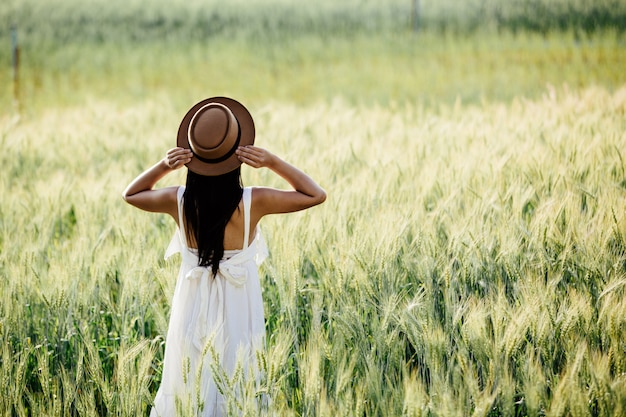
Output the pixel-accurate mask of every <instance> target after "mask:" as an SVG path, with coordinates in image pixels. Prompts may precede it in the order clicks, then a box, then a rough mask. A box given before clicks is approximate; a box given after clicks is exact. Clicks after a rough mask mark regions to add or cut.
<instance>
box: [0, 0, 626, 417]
mask: <svg viewBox="0 0 626 417" xmlns="http://www.w3.org/2000/svg"><path fill="white" fill-rule="evenodd" d="M28 1H30V0H28ZM28 1H26V2H25V3H20V2H14V1H8V2H6V3H4V5H3V6H0V23H1V24H2V25H4V26H3V29H4V28H8V25H9V23H10V22H11V21H12V20H13V19H15V16H21V17H20V19H21V20H20V22H22V23H21V24H20V26H19V27H21V28H22V29H21V31H20V32H19V34H20V39H21V40H23V43H22V44H21V45H22V49H21V51H20V52H21V69H20V71H21V72H20V77H19V86H18V87H19V90H18V91H17V93H15V85H13V84H12V77H11V71H10V70H9V69H10V62H11V59H10V58H11V57H10V54H9V53H8V52H7V51H6V50H2V52H0V64H2V65H3V69H2V70H1V71H0V82H1V83H2V85H3V86H4V90H2V91H1V92H0V103H1V104H2V112H1V113H0V148H1V149H2V152H1V153H0V167H1V168H0V174H1V175H0V196H1V197H0V416H2V417H5V416H6V417H14V416H19V417H22V416H94V417H95V416H98V417H99V416H146V415H148V413H149V410H150V406H151V402H152V399H153V397H154V394H155V392H156V389H157V388H158V385H159V381H160V380H161V369H162V361H163V350H164V344H165V343H166V341H165V339H164V336H165V334H166V331H167V324H168V317H169V308H170V303H171V297H172V294H173V291H174V286H175V281H174V280H175V277H176V275H177V270H178V259H174V260H169V261H164V260H163V254H164V251H165V248H166V247H167V244H168V242H169V239H170V238H171V236H172V234H173V232H174V228H175V223H174V221H173V220H172V219H170V218H168V217H167V216H165V215H157V214H148V213H145V212H140V211H139V210H136V209H134V208H132V207H130V206H128V205H127V204H125V203H124V202H123V200H122V198H121V192H122V190H123V189H124V188H125V186H126V185H127V184H128V182H129V181H131V180H132V179H133V178H134V177H135V176H136V175H137V174H138V173H140V172H141V171H142V170H143V169H145V168H146V167H148V166H149V165H150V164H152V163H154V162H156V161H157V160H158V159H159V158H161V157H162V156H163V155H164V153H165V151H166V150H167V149H168V148H170V147H172V146H174V137H175V134H176V131H177V128H178V123H179V122H180V118H181V117H182V115H183V114H184V113H185V112H186V110H187V108H188V107H189V106H190V105H191V104H193V103H195V101H197V100H198V99H201V98H203V97H205V96H209V95H217V94H227V95H232V96H235V97H238V98H240V99H241V100H242V101H243V102H244V103H246V104H247V105H248V106H249V107H250V110H251V112H252V114H253V116H254V117H255V122H256V127H257V139H256V143H257V144H258V145H259V146H262V147H266V148H268V149H270V150H272V151H273V152H275V153H277V154H279V155H281V156H282V157H284V158H285V159H286V160H287V161H289V162H291V163H293V164H295V165H297V166H299V167H301V168H302V169H303V170H304V171H306V172H307V173H309V174H310V175H311V176H312V177H314V178H315V179H316V180H317V181H318V182H319V183H320V184H321V185H322V186H323V187H324V188H325V189H326V190H327V192H328V199H327V201H326V202H325V203H324V204H323V205H321V206H319V207H315V208H313V209H311V210H308V211H306V212H303V213H295V214H290V215H287V216H280V217H269V218H266V219H264V220H263V222H262V224H261V228H262V230H263V233H264V235H265V237H266V240H267V242H268V246H269V251H270V257H269V259H268V260H267V261H266V263H265V264H264V265H263V266H262V268H261V279H262V287H263V291H264V292H263V295H264V306H265V315H266V328H267V335H268V337H267V343H266V349H265V350H264V351H263V352H260V353H259V355H258V357H257V360H258V364H259V367H260V369H261V370H262V378H261V380H260V381H256V380H255V378H254V377H252V376H250V375H246V374H244V373H237V374H236V375H235V376H234V377H233V378H232V379H229V378H224V375H218V377H220V378H221V381H222V382H221V387H222V389H223V391H224V393H225V395H226V396H227V398H228V401H229V410H230V414H231V415H246V416H257V415H267V416H433V417H435V416H437V417H439V416H441V417H447V416H459V417H460V416H477V417H478V416H485V417H496V416H520V417H521V416H615V417H618V416H623V415H626V210H625V209H626V164H625V162H624V158H625V157H626V155H624V153H625V152H626V76H625V75H624V71H623V68H625V67H626V48H624V39H623V35H622V33H621V29H620V28H619V27H617V28H616V24H615V21H616V19H617V18H618V17H619V16H620V14H619V13H617V12H619V11H620V10H624V9H620V8H619V7H621V5H622V2H613V3H611V2H610V1H608V0H607V1H601V2H597V3H595V4H596V8H595V9H593V10H594V12H593V13H596V14H595V15H594V14H593V13H591V12H589V13H587V12H586V9H585V4H586V3H584V2H576V1H572V2H569V3H568V2H567V1H560V2H555V3H550V2H547V1H543V0H542V1H540V2H535V3H533V4H535V5H536V4H540V5H543V6H545V7H547V8H549V7H548V6H550V5H555V4H556V5H557V6H558V5H560V6H558V7H557V6H554V7H556V8H555V9H550V10H557V11H558V10H561V11H563V10H566V11H567V10H569V12H570V13H571V14H572V16H578V19H579V20H578V21H577V20H576V19H575V18H572V17H571V16H570V18H571V19H570V20H568V22H573V23H568V24H567V25H559V24H558V19H557V20H550V22H553V21H556V22H557V23H556V24H555V27H547V28H548V29H547V31H546V30H543V29H541V30H539V29H540V28H539V29H538V28H534V26H532V25H531V24H529V23H528V22H531V23H532V22H536V21H539V20H537V19H539V17H538V15H536V14H535V15H533V14H526V15H524V14H523V13H522V12H520V10H521V9H516V8H515V7H513V6H510V7H508V6H506V7H505V5H506V3H505V2H499V1H497V0H492V1H490V2H483V3H481V4H482V6H483V7H485V10H487V11H490V10H493V11H495V10H501V11H506V13H508V14H506V16H518V15H519V16H530V17H527V20H526V22H527V24H525V26H524V25H522V26H520V27H521V29H520V27H518V26H515V29H513V26H511V25H509V24H508V23H507V25H509V26H506V25H504V23H502V22H504V20H497V19H496V18H495V17H494V18H493V19H495V20H493V21H492V23H493V22H500V23H502V25H504V26H506V28H505V30H504V32H502V30H503V29H502V27H499V26H498V24H493V25H491V26H490V28H485V29H484V30H477V29H476V28H473V24H472V20H471V19H472V15H471V14H468V13H466V14H465V15H463V14H462V13H460V12H459V14H458V15H453V16H451V17H450V16H449V13H447V12H446V10H448V9H446V7H448V8H451V7H452V6H451V4H452V3H451V2H440V3H434V2H426V1H424V2H423V3H422V4H423V6H422V7H423V9H422V12H423V19H424V20H423V22H424V28H422V31H421V32H419V33H417V34H416V33H413V32H412V31H411V29H410V25H409V19H408V17H407V16H406V9H408V6H409V5H410V3H409V2H400V1H398V2H390V3H389V4H392V3H393V4H394V5H395V6H394V7H395V8H387V9H384V10H383V9H381V8H380V7H377V6H376V4H374V3H372V2H360V1H357V0H351V1H348V2H346V3H345V5H344V6H335V5H333V4H334V3H332V2H330V1H323V2H321V3H320V4H321V5H322V6H320V8H319V10H318V9H316V8H314V7H312V6H311V5H308V6H306V7H303V8H302V10H300V14H296V15H295V17H294V18H293V19H294V20H293V21H292V20H289V19H287V20H285V16H286V15H287V14H288V13H289V12H290V11H294V10H296V9H297V8H294V6H293V4H294V3H293V2H289V1H287V0H280V1H279V0H273V3H272V4H274V5H275V7H277V9H276V10H282V11H283V12H282V14H281V13H278V12H276V13H271V11H265V9H263V8H262V7H261V6H257V7H259V9H258V10H264V11H265V14H263V13H261V14H260V17H258V20H257V21H255V23H254V24H253V25H251V26H250V27H248V28H244V29H241V32H237V31H234V34H235V35H234V37H233V36H232V35H233V31H232V30H231V29H224V30H225V31H226V32H227V33H226V34H224V33H222V32H219V31H218V32H215V33H214V32H211V33H209V34H207V33H205V32H202V31H201V32H202V35H198V32H193V31H191V32H190V31H189V30H190V29H189V28H186V29H184V30H182V29H181V30H178V31H177V30H176V28H179V26H177V23H176V22H178V21H180V20H182V19H183V18H184V17H188V16H190V15H193V16H199V17H198V19H199V20H200V21H202V18H203V16H205V15H201V14H200V15H198V10H204V9H203V8H202V2H199V1H192V2H189V6H188V7H189V8H186V7H187V6H184V4H183V3H182V2H172V3H171V4H172V6H171V9H168V8H167V6H166V4H165V3H164V2H155V9H154V11H153V15H149V14H141V13H140V12H139V11H137V10H138V8H140V4H141V3H140V2H134V1H130V2H128V5H129V8H130V10H131V11H134V13H130V12H128V11H127V12H119V11H116V10H118V9H117V7H118V6H119V4H118V3H119V2H117V3H116V2H115V1H114V2H112V3H110V4H111V5H109V6H107V4H109V2H106V3H105V2H104V1H94V2H93V3H91V6H90V7H85V6H83V7H84V8H83V9H81V8H80V7H81V6H80V5H79V4H78V2H75V1H73V0H67V1H61V0H55V1H54V2H52V3H51V4H53V5H54V6H61V5H66V6H67V7H70V8H75V9H77V10H78V12H77V14H76V15H72V14H70V13H69V12H68V13H63V12H62V10H61V9H59V10H61V11H58V12H57V13H58V14H56V15H52V14H50V13H47V12H46V10H48V11H49V10H51V9H46V6H45V4H44V3H37V4H38V5H39V6H38V7H40V8H41V9H39V8H35V7H33V8H32V13H31V14H29V13H27V12H26V11H25V10H26V9H25V7H26V6H28V5H33V4H35V3H32V4H31V3H29V2H28ZM405 3H406V4H405ZM21 4H25V5H26V6H22V5H21ZM81 4H82V3H81ZM210 4H211V5H213V3H210ZM243 4H244V2H233V3H232V4H231V5H230V6H228V7H226V8H225V9H224V10H225V11H222V12H220V13H222V14H219V13H218V14H217V15H215V14H214V15H211V14H210V13H208V12H207V14H206V16H213V19H217V21H220V20H219V19H222V18H223V17H224V16H226V17H228V16H231V17H232V16H239V15H238V14H237V10H240V9H239V8H241V7H243V6H242V5H243ZM255 4H261V5H262V4H264V3H263V2H262V1H258V3H255ZM362 4H364V5H365V6H363V7H361V8H357V9H358V10H360V11H361V12H362V14H360V15H359V14H357V17H358V16H360V17H359V18H358V19H357V18H355V19H354V20H348V22H349V23H350V22H351V23H350V24H349V25H348V24H340V23H338V22H345V20H342V18H341V16H343V15H342V14H341V13H343V12H346V13H347V11H350V10H354V9H350V8H349V7H355V8H356V5H362ZM468 4H469V3H468ZM472 4H473V3H472ZM518 4H526V5H528V4H531V3H530V2H518ZM435 5H436V6H435ZM96 6H97V7H96ZM279 6H280V7H283V8H282V9H281V8H280V7H279ZM543 6H542V7H543ZM211 7H214V5H213V6H211ZM468 7H469V6H468ZM550 7H552V6H550ZM602 7H605V8H608V7H614V9H615V10H616V13H615V15H614V16H613V17H612V18H611V19H612V20H611V19H608V18H607V20H605V21H602V20H601V19H599V18H597V16H603V15H602V14H601V13H600V12H598V10H604V9H602ZM165 10H170V12H171V13H170V14H171V16H170V15H168V16H170V19H171V20H165V21H163V20H159V16H165V15H167V13H165ZM252 10H257V9H252ZM342 10H343V12H342ZM467 10H470V9H467ZM457 12H458V10H457ZM81 13H82V14H81ZM120 13H121V14H120ZM125 13H126V14H125ZM228 13H232V15H229V14H228ZM249 13H252V12H249ZM494 13H495V12H494ZM554 13H556V12H554ZM585 13H587V14H585ZM598 13H600V14H598ZM46 15H49V16H50V22H55V21H56V22H64V27H63V30H61V29H59V27H58V26H55V25H53V24H52V23H49V22H48V23H45V19H44V17H43V16H46ZM591 15H593V16H596V20H593V19H592V18H591V17H589V16H591ZM29 16H30V17H29ZM97 16H105V17H106V16H109V18H108V20H107V19H104V18H103V20H102V21H103V22H105V23H102V25H103V26H101V27H100V28H101V29H102V31H101V32H100V35H98V34H97V33H95V32H93V31H96V32H97V30H96V29H98V28H99V27H92V28H91V29H89V25H81V23H80V22H85V21H87V22H91V21H92V20H93V21H98V20H97V19H96V17H97ZM137 16H139V17H137ZM150 16H152V17H154V19H152V18H151V17H150ZM155 16H156V17H155ZM206 16H205V17H206ZM216 16H217V17H216ZM272 16H275V17H274V18H273V17H272ZM437 16H439V17H437ZM442 16H448V18H447V19H448V20H445V22H446V23H445V26H446V27H447V28H448V29H445V28H443V27H441V25H440V24H439V23H437V22H438V20H437V19H439V18H443V17H442ZM462 16H465V17H466V20H462V21H461V20H458V19H460V18H461V17H462ZM490 16H491V15H490ZM493 16H495V14H494V15H493ZM533 16H534V17H533ZM615 16H617V17H615ZM28 19H31V20H28ZM81 19H82V20H81ZM90 19H92V20H90ZM133 19H137V21H138V22H139V23H140V26H141V25H147V26H149V28H151V29H150V30H152V31H153V32H149V30H148V29H146V30H148V32H146V30H144V31H139V30H138V29H137V28H136V27H135V28H130V29H128V32H116V34H115V35H114V36H113V35H112V36H113V38H111V39H108V38H106V36H104V37H103V36H102V34H106V33H109V31H112V29H111V28H117V29H119V28H121V27H123V26H124V25H126V24H127V23H128V22H129V21H135V20H133ZM151 19H152V20H151ZM263 19H265V21H266V23H263ZM272 19H274V20H272ZM333 19H335V20H333ZM368 19H369V20H368ZM455 19H457V20H455ZM511 19H512V18H511ZM533 19H535V20H533ZM400 21H402V22H404V24H405V26H404V27H405V29H402V30H400V29H398V28H397V27H396V25H395V24H394V22H395V23H397V22H400ZM511 21H512V20H511ZM592 21H594V22H596V26H594V27H593V30H590V29H589V28H590V27H589V26H585V24H584V22H592ZM617 21H618V24H617V25H619V22H620V21H619V20H617ZM37 22H42V23H41V26H38V25H37ZM146 22H147V23H146ZM150 22H157V23H156V26H155V27H152V26H150ZM284 22H289V24H287V25H286V26H285V25H283V23H284ZM294 22H295V23H294ZM303 22H305V23H303ZM306 22H308V26H307V24H306ZM368 22H369V23H368ZM428 22H430V23H428ZM507 22H508V21H507ZM541 22H543V23H542V24H543V25H547V23H546V22H545V21H543V20H541ZM576 22H578V23H576ZM581 22H582V23H581ZM597 22H600V23H602V22H604V23H603V24H602V25H604V26H602V25H600V23H597ZM427 23H428V24H427ZM533 24H534V23H533ZM159 25H160V26H159ZM263 25H266V26H267V25H270V26H271V25H275V26H271V27H272V28H274V29H272V30H268V31H263V30H262V29H261V28H263ZM290 25H296V26H295V28H294V27H292V26H290ZM298 25H300V26H298ZM350 25H353V26H354V27H353V26H350ZM520 25H521V24H520ZM201 26H202V25H201V24H198V26H197V27H201ZM504 26H503V27H504ZM601 26H602V27H601ZM225 27H229V26H228V25H226V26H225ZM24 28H30V29H28V30H26V29H24ZM37 28H39V30H38V29H37ZM299 28H300V29H301V31H302V33H300V31H299V30H300V29H299ZM450 28H455V29H454V30H451V29H450ZM72 29H75V30H72ZM105 29H106V30H105ZM544 29H545V28H544ZM89 30H91V31H92V32H89ZM98 30H99V29H98ZM120 30H121V29H120ZM199 30H200V29H199ZM450 30H451V31H450ZM135 31H136V33H137V34H140V33H144V34H145V33H151V34H152V36H154V37H155V39H153V40H146V39H145V38H142V37H141V36H139V35H137V36H135V35H133V34H134V33H135ZM403 31H404V32H403ZM578 31H580V33H578ZM326 32H328V33H326ZM4 33H5V35H2V36H6V33H8V32H7V31H5V32H4ZM90 33H91V35H90ZM268 33H269V34H268ZM581 33H583V34H584V35H581ZM125 34H126V35H128V36H126V35H125ZM129 34H130V35H129ZM259 34H263V35H259ZM281 34H284V35H285V39H281V36H280V35H281ZM286 35H289V36H286ZM168 36H170V37H171V38H168ZM581 36H582V37H581ZM203 37H205V38H203ZM183 41H184V42H185V43H184V47H181V46H180V42H183ZM223 57H227V58H226V59H222V60H221V61H220V63H221V66H220V67H217V68H216V66H215V65H214V63H215V62H216V61H218V60H219V59H221V58H223ZM242 172H243V181H244V184H245V185H254V184H264V185H271V186H277V187H285V186H286V185H285V184H284V183H283V182H282V181H281V180H279V179H278V178H277V177H275V176H274V175H272V174H271V173H270V172H268V171H266V170H253V169H251V168H249V167H248V168H244V169H243V171H242ZM184 175H185V172H184V170H180V171H176V172H175V173H174V174H172V175H170V176H168V177H166V178H164V179H163V180H162V182H161V183H160V184H159V185H172V184H179V183H182V182H183V181H184ZM236 393H237V394H236ZM266 395H267V396H268V397H269V398H270V399H271V401H270V402H269V403H265V404H262V405H260V403H259V401H258V398H260V397H261V396H266ZM188 415H194V414H193V413H188Z"/></svg>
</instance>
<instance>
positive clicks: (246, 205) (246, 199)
mask: <svg viewBox="0 0 626 417" xmlns="http://www.w3.org/2000/svg"><path fill="white" fill-rule="evenodd" d="M251 205H252V189H251V188H244V189H243V223H244V233H243V249H245V248H247V247H248V241H249V240H250V206H251Z"/></svg>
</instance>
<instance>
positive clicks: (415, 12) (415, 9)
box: [411, 0, 420, 32]
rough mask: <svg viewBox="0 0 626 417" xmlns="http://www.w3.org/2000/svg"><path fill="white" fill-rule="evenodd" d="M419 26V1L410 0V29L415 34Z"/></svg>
mask: <svg viewBox="0 0 626 417" xmlns="http://www.w3.org/2000/svg"><path fill="white" fill-rule="evenodd" d="M419 26H420V0H411V27H412V28H413V32H417V31H418V30H419Z"/></svg>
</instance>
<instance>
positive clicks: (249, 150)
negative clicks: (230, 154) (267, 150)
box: [238, 145, 263, 156]
mask: <svg viewBox="0 0 626 417" xmlns="http://www.w3.org/2000/svg"><path fill="white" fill-rule="evenodd" d="M238 150H240V151H241V152H242V153H243V154H245V155H255V156H262V155H263V151H262V150H261V148H257V147H256V146H252V145H247V146H240V147H239V148H238Z"/></svg>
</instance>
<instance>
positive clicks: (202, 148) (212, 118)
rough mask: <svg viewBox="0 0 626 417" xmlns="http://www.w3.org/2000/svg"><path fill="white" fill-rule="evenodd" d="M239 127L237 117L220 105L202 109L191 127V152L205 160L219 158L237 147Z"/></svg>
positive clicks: (216, 104) (210, 105)
mask: <svg viewBox="0 0 626 417" xmlns="http://www.w3.org/2000/svg"><path fill="white" fill-rule="evenodd" d="M238 134H239V126H238V124H237V119H236V118H235V115H234V114H233V113H232V111H230V109H229V108H228V107H226V106H224V105H223V104H220V103H209V104H207V105H205V106H203V107H202V108H200V109H199V110H198V111H197V112H196V114H195V115H194V116H193V118H192V120H191V123H190V125H189V145H190V147H191V150H192V151H193V152H194V153H195V154H196V155H199V156H200V157H203V158H209V159H213V158H219V157H221V156H223V155H225V154H226V153H228V152H229V151H230V150H231V149H232V147H233V146H234V145H235V142H236V140H237V136H238Z"/></svg>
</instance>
